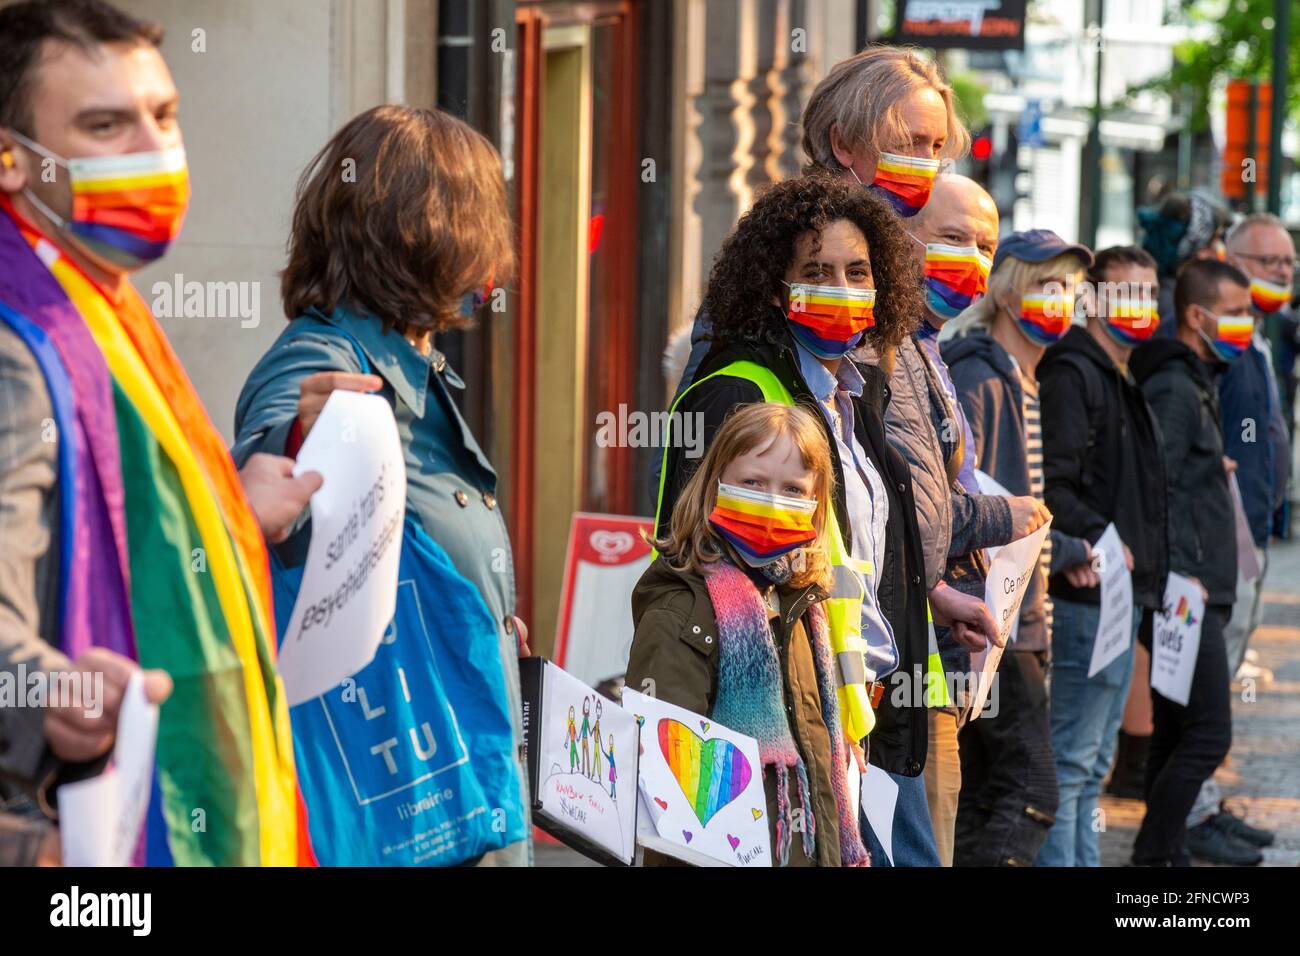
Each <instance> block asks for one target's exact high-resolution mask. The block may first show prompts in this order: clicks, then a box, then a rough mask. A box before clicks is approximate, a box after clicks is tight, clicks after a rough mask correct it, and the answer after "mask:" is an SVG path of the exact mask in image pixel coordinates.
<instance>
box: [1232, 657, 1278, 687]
mask: <svg viewBox="0 0 1300 956" xmlns="http://www.w3.org/2000/svg"><path fill="white" fill-rule="evenodd" d="M1237 680H1238V681H1243V680H1256V681H1259V682H1260V683H1261V684H1271V683H1273V672H1272V671H1271V670H1269V669H1268V668H1267V667H1264V666H1263V665H1261V664H1252V663H1251V662H1250V661H1242V662H1241V666H1240V667H1238V668H1237Z"/></svg>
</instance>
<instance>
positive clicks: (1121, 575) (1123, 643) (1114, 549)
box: [1088, 523, 1133, 677]
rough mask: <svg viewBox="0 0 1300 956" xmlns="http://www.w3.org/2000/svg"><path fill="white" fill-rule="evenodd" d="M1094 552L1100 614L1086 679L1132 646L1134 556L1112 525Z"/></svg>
mask: <svg viewBox="0 0 1300 956" xmlns="http://www.w3.org/2000/svg"><path fill="white" fill-rule="evenodd" d="M1093 552H1094V554H1099V560H1098V566H1097V569H1096V570H1097V573H1098V574H1099V575H1101V613H1100V615H1099V618H1098V622H1097V639H1096V641H1095V643H1094V644H1093V647H1092V662H1091V664H1090V665H1089V667H1088V676H1089V677H1093V676H1094V675H1096V674H1097V673H1098V672H1099V671H1101V670H1102V669H1103V668H1105V667H1106V666H1107V665H1108V664H1110V663H1111V662H1112V661H1114V660H1116V659H1117V658H1119V657H1120V656H1122V655H1123V653H1124V652H1125V651H1126V650H1128V648H1129V646H1130V645H1131V644H1132V643H1133V576H1132V574H1131V573H1130V572H1131V571H1132V569H1133V554H1132V552H1131V551H1129V549H1128V546H1127V545H1126V544H1124V543H1123V542H1122V541H1121V540H1120V538H1119V531H1118V530H1117V529H1116V528H1115V525H1114V524H1113V523H1112V524H1109V525H1107V526H1106V531H1105V533H1104V534H1103V535H1102V536H1101V537H1100V538H1098V539H1097V543H1096V544H1095V545H1094V546H1093Z"/></svg>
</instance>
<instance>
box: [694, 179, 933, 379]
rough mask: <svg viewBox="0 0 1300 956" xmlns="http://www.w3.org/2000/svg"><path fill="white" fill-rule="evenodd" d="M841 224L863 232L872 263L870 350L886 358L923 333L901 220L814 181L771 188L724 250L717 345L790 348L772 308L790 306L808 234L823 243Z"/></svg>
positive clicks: (842, 188) (878, 203)
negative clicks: (800, 245)
mask: <svg viewBox="0 0 1300 956" xmlns="http://www.w3.org/2000/svg"><path fill="white" fill-rule="evenodd" d="M841 219H843V220H847V221H848V222H851V223H853V224H854V225H855V226H857V227H858V228H859V229H861V230H862V235H863V236H865V237H866V240H867V248H868V250H869V255H870V258H871V273H872V276H873V278H874V281H875V285H876V310H875V316H876V323H875V325H873V326H872V327H871V328H870V329H868V330H867V335H866V341H867V343H868V344H870V345H872V346H874V348H875V349H876V351H877V352H878V353H884V352H885V351H887V350H891V349H893V348H895V347H897V346H898V345H899V343H901V342H902V341H903V340H904V339H905V338H907V337H908V336H909V335H911V334H912V333H913V332H914V331H916V329H917V327H918V325H919V324H920V321H921V316H922V315H923V314H924V311H923V310H924V306H925V301H924V298H923V296H922V292H921V278H922V276H921V269H920V267H919V266H918V265H917V262H916V258H915V256H914V255H913V253H912V250H911V248H910V243H911V241H912V240H911V239H909V238H908V236H907V233H906V232H905V231H904V230H903V225H902V223H901V222H900V221H899V219H898V216H897V214H895V213H894V211H893V209H891V208H890V206H889V204H888V203H886V202H885V201H883V200H881V199H877V198H876V197H875V196H873V195H871V193H869V192H868V191H867V190H865V189H863V188H862V187H861V186H859V185H858V184H857V183H846V182H844V181H843V180H842V179H839V178H835V177H831V176H825V175H814V176H804V177H801V178H799V179H789V180H786V181H785V182H782V183H776V184H774V185H771V186H768V187H767V188H766V189H765V190H764V191H763V192H762V193H761V195H760V196H759V198H758V200H757V201H756V202H755V203H754V205H753V207H752V208H751V209H750V210H749V212H747V213H745V215H743V216H741V217H740V222H738V223H737V224H736V228H735V229H734V230H732V233H731V235H730V236H728V237H727V241H726V242H724V243H723V244H722V249H721V251H720V252H719V253H718V256H717V258H716V259H715V260H714V263H713V271H712V272H711V273H710V274H709V287H708V290H707V291H706V292H705V294H704V308H705V309H706V310H707V311H708V315H709V320H710V321H711V322H712V324H713V339H714V340H715V341H724V342H739V341H761V342H768V343H772V344H780V343H781V342H783V341H786V338H787V335H786V331H785V326H784V320H783V318H782V313H781V310H780V309H778V308H775V307H774V306H773V304H772V303H773V302H774V301H775V302H784V301H785V300H786V288H785V286H783V285H782V284H781V281H782V279H784V278H785V274H786V272H787V271H788V270H789V268H790V264H791V263H792V262H793V261H794V257H795V244H796V242H797V241H798V239H799V237H800V236H802V235H803V234H804V233H805V232H808V231H810V230H812V231H815V232H817V233H818V235H820V234H821V232H822V230H824V229H825V228H826V227H827V226H828V225H830V224H831V223H834V222H838V221H839V220H841Z"/></svg>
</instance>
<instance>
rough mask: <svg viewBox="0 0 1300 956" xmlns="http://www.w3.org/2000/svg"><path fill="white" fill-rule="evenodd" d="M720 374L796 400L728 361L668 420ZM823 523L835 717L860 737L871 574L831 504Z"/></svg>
mask: <svg viewBox="0 0 1300 956" xmlns="http://www.w3.org/2000/svg"><path fill="white" fill-rule="evenodd" d="M719 375H725V376H729V377H731V378H740V379H744V380H746V381H748V382H752V383H754V384H755V385H757V386H758V388H759V389H760V390H761V391H762V393H763V401H765V402H773V403H776V404H778V405H793V404H795V401H794V397H793V396H792V395H791V394H790V390H789V389H787V388H786V387H785V386H784V385H783V384H781V380H780V379H778V378H777V377H776V375H775V374H774V373H773V372H772V370H771V369H767V368H764V367H763V366H761V365H759V364H758V363H757V362H747V361H742V362H732V363H731V364H730V365H727V366H726V367H724V368H722V369H719V370H718V371H716V372H714V373H713V374H712V375H707V376H705V377H704V378H702V379H700V380H699V381H697V382H694V383H692V385H691V386H690V388H687V389H686V391H684V392H682V394H681V395H680V396H678V398H677V401H676V402H674V403H673V407H672V408H671V409H670V410H669V418H668V420H669V423H670V424H671V422H672V414H673V413H675V412H676V411H677V405H678V404H679V403H680V402H681V400H682V398H683V397H684V396H685V395H686V392H689V391H690V390H691V389H692V388H695V386H696V385H699V384H700V383H701V382H707V381H708V380H709V379H711V378H714V377H716V376H719ZM669 447H671V446H670V442H669V441H668V440H667V439H665V441H664V456H663V463H662V467H661V469H660V472H659V498H658V501H657V503H656V505H655V527H656V528H658V527H659V519H660V512H661V510H662V509H663V503H664V480H665V478H666V477H667V473H668V449H669ZM826 513H827V517H828V525H827V528H826V539H827V551H828V555H827V557H828V558H829V559H830V563H831V570H832V574H833V585H832V588H831V595H830V597H829V598H827V599H826V601H825V602H823V607H824V608H825V609H826V623H827V630H828V631H829V632H830V643H831V653H832V654H833V655H834V656H835V663H836V668H835V678H836V686H837V694H838V697H839V702H840V722H841V723H842V724H843V725H844V729H845V730H846V731H847V732H848V733H849V735H850V736H851V737H852V738H853V739H854V740H861V739H862V738H863V737H865V736H867V734H869V733H871V729H872V728H873V727H875V725H876V715H875V713H874V712H873V711H872V709H871V700H870V696H869V694H868V692H867V665H866V658H865V656H864V655H865V654H866V651H867V646H868V645H867V642H866V641H865V640H864V639H863V637H862V601H863V599H864V597H865V595H866V592H865V590H864V589H863V584H862V575H863V574H870V573H871V570H872V569H871V564H870V562H867V561H859V560H857V559H855V558H853V557H852V556H851V555H850V554H849V553H848V549H847V548H845V547H844V539H843V537H842V536H841V534H840V524H839V520H838V519H837V518H836V517H835V508H834V506H833V505H832V506H830V507H828V508H827V512H826Z"/></svg>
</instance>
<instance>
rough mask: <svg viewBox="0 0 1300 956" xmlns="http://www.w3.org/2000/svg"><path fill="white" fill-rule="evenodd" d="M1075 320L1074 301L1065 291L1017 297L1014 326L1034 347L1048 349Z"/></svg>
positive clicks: (1027, 294) (1030, 293) (1035, 293)
mask: <svg viewBox="0 0 1300 956" xmlns="http://www.w3.org/2000/svg"><path fill="white" fill-rule="evenodd" d="M1073 317H1074V298H1073V297H1072V296H1070V295H1068V294H1067V293H1065V292H1055V293H1051V292H1026V293H1025V294H1024V295H1022V296H1021V297H1020V314H1019V315H1018V316H1016V324H1017V325H1018V326H1019V327H1020V331H1021V332H1022V333H1023V334H1024V336H1025V338H1027V339H1029V341H1031V342H1033V343H1034V344H1035V345H1042V346H1048V345H1051V344H1052V343H1053V342H1057V341H1059V340H1060V338H1061V336H1063V335H1064V334H1065V333H1066V330H1067V329H1069V328H1070V320H1071V319H1072V318H1073Z"/></svg>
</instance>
